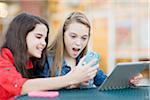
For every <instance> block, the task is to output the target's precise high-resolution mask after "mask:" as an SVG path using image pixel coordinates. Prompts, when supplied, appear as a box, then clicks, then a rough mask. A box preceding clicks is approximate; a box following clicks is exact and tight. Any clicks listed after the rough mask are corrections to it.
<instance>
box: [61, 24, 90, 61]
mask: <svg viewBox="0 0 150 100" xmlns="http://www.w3.org/2000/svg"><path fill="white" fill-rule="evenodd" d="M88 40H89V28H88V27H87V26H86V25H84V24H81V23H78V22H73V23H71V24H69V25H68V27H67V29H66V31H65V33H64V43H65V53H66V54H67V55H68V56H70V57H72V58H76V57H78V56H79V54H80V53H81V52H82V50H83V49H84V48H85V47H86V46H87V43H88Z"/></svg>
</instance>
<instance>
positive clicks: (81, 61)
mask: <svg viewBox="0 0 150 100" xmlns="http://www.w3.org/2000/svg"><path fill="white" fill-rule="evenodd" d="M84 59H85V56H83V57H82V58H81V59H80V61H79V63H78V65H79V66H82V64H83V62H84Z"/></svg>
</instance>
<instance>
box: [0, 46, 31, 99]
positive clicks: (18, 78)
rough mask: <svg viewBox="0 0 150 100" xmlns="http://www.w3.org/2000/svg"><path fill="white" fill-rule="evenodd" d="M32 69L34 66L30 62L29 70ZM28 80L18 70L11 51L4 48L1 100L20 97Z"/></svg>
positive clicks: (0, 56) (0, 61) (0, 70)
mask: <svg viewBox="0 0 150 100" xmlns="http://www.w3.org/2000/svg"><path fill="white" fill-rule="evenodd" d="M31 68H33V65H32V62H31V61H30V62H29V63H28V65H27V69H31ZM26 80H27V79H26V78H23V77H22V75H21V74H20V73H19V72H18V71H17V70H16V68H15V66H14V59H13V56H12V53H11V51H10V50H9V49H7V48H3V49H2V51H1V54H0V100H1V99H5V100H6V99H8V98H11V97H13V96H17V95H20V93H21V90H22V86H23V84H24V83H25V81H26Z"/></svg>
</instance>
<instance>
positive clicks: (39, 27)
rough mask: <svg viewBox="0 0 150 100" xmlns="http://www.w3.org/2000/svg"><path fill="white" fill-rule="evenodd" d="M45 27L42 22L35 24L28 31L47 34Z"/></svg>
mask: <svg viewBox="0 0 150 100" xmlns="http://www.w3.org/2000/svg"><path fill="white" fill-rule="evenodd" d="M47 31H48V30H47V27H46V26H45V25H44V24H36V26H35V28H34V30H32V31H31V32H29V33H38V34H42V35H44V36H47Z"/></svg>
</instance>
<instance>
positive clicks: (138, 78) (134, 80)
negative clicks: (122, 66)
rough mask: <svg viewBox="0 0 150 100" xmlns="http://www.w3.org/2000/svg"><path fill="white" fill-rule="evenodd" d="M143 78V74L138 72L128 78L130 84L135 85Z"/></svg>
mask: <svg viewBox="0 0 150 100" xmlns="http://www.w3.org/2000/svg"><path fill="white" fill-rule="evenodd" d="M142 78H143V75H142V74H138V75H136V76H134V77H132V78H131V79H130V80H129V83H131V84H132V85H134V86H137V85H138V83H139V82H140V80H141V79H142Z"/></svg>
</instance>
